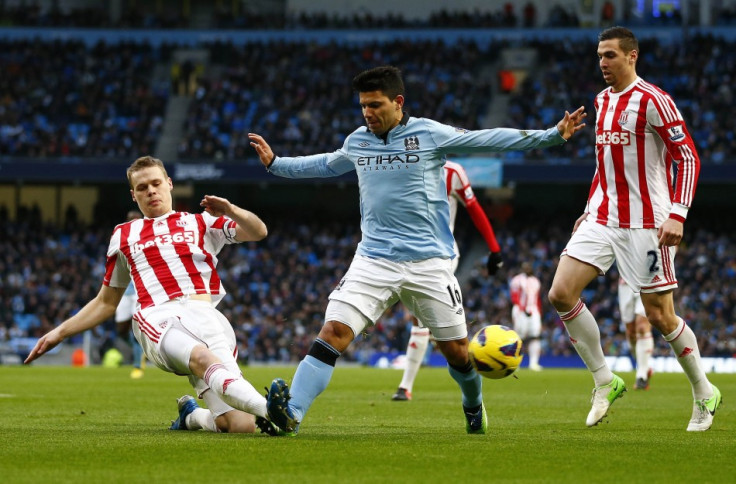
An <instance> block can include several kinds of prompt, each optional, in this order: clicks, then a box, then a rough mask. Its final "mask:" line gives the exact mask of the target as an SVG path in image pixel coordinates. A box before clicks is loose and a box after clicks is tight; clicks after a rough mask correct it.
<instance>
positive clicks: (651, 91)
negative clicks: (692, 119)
mask: <svg viewBox="0 0 736 484" xmlns="http://www.w3.org/2000/svg"><path fill="white" fill-rule="evenodd" d="M595 110H596V142H595V148H596V158H597V167H596V172H595V176H594V178H593V184H592V186H591V188H590V195H589V197H588V206H587V209H586V212H587V213H589V214H591V215H593V216H594V217H595V220H596V222H598V223H600V224H603V225H608V226H611V227H621V228H646V229H652V228H658V227H659V226H661V225H662V223H664V221H665V220H666V219H667V218H668V217H670V218H674V219H676V220H679V221H680V222H684V221H685V218H686V217H687V211H688V209H689V208H690V205H691V204H692V201H693V196H694V194H695V186H696V184H697V181H698V174H699V173H700V159H699V158H698V153H697V151H696V149H695V145H694V143H693V141H692V138H691V137H690V133H689V132H688V130H687V127H686V126H685V122H684V120H683V119H682V115H681V114H680V111H678V109H677V107H676V106H675V103H674V102H673V101H672V98H671V97H670V96H669V94H667V93H666V92H664V91H662V90H661V89H660V88H658V87H657V86H655V85H653V84H649V83H648V82H646V81H644V80H643V79H641V78H637V79H636V81H634V82H633V83H632V84H631V85H630V86H628V87H627V88H626V89H624V90H623V91H621V92H612V91H611V88H608V89H605V90H604V91H602V92H601V93H599V94H598V96H596V98H595ZM668 155H669V156H668ZM673 161H674V162H675V163H676V164H677V165H678V170H677V180H676V183H675V186H674V189H673V183H672V176H673V166H672V162H673Z"/></svg>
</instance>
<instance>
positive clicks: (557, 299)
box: [547, 284, 575, 311]
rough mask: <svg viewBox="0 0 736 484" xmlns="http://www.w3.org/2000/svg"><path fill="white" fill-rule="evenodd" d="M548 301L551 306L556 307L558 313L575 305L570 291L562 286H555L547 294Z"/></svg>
mask: <svg viewBox="0 0 736 484" xmlns="http://www.w3.org/2000/svg"><path fill="white" fill-rule="evenodd" d="M547 299H548V300H549V302H550V304H552V306H554V307H555V309H557V310H558V311H561V310H565V309H567V307H568V306H571V305H574V302H575V301H571V300H572V299H573V296H572V294H571V293H570V291H568V290H566V289H565V287H564V286H562V285H560V284H553V285H552V287H551V288H550V290H549V292H548V293H547Z"/></svg>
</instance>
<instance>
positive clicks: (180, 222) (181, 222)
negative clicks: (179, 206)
mask: <svg viewBox="0 0 736 484" xmlns="http://www.w3.org/2000/svg"><path fill="white" fill-rule="evenodd" d="M176 226H177V227H186V226H187V221H186V220H182V219H179V220H177V221H176Z"/></svg>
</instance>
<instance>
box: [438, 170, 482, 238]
mask: <svg viewBox="0 0 736 484" xmlns="http://www.w3.org/2000/svg"><path fill="white" fill-rule="evenodd" d="M445 185H447V201H448V202H450V231H452V232H454V231H455V218H456V217H457V204H458V202H460V203H461V204H462V206H463V207H465V206H466V205H467V204H468V203H473V202H474V201H476V198H475V193H473V188H472V187H471V186H470V179H468V174H467V173H465V168H463V167H462V165H460V164H458V163H455V162H452V161H449V160H448V161H447V162H445Z"/></svg>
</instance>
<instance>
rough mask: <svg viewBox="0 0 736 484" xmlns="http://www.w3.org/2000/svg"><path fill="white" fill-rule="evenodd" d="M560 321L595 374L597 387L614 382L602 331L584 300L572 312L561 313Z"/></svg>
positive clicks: (586, 364) (581, 356)
mask: <svg viewBox="0 0 736 484" xmlns="http://www.w3.org/2000/svg"><path fill="white" fill-rule="evenodd" d="M558 314H559V315H560V319H562V322H563V323H564V324H565V328H567V333H568V334H569V335H570V341H572V344H573V346H574V347H575V350H576V351H577V352H578V354H579V355H580V358H582V360H583V362H584V363H585V366H587V367H588V370H590V372H591V373H592V374H593V382H594V383H595V386H596V387H599V386H601V385H607V384H609V383H611V380H613V373H611V369H610V368H608V365H607V364H606V357H605V355H604V354H603V348H602V347H601V331H600V329H598V323H596V320H595V318H594V317H593V315H592V314H591V313H590V311H589V310H588V307H587V306H586V305H585V304H584V303H583V301H582V300H578V303H577V304H576V305H575V307H574V308H572V309H571V310H570V311H568V312H566V313H559V312H558Z"/></svg>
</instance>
